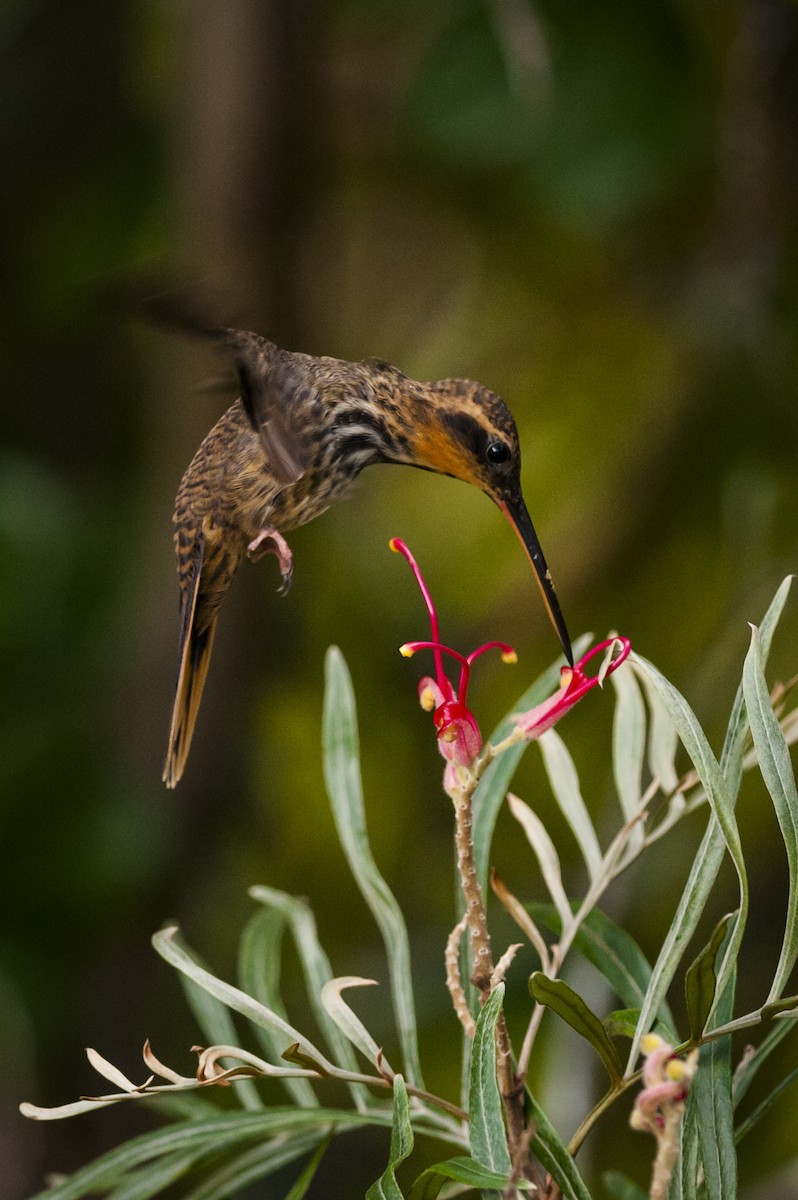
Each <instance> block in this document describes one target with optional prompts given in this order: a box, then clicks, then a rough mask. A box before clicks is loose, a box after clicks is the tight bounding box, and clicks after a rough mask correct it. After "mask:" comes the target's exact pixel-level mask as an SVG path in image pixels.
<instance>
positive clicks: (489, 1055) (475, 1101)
mask: <svg viewBox="0 0 798 1200" xmlns="http://www.w3.org/2000/svg"><path fill="white" fill-rule="evenodd" d="M503 999H504V984H501V983H500V984H499V986H498V987H496V988H494V989H493V991H492V992H491V994H490V996H488V999H487V1000H486V1002H485V1004H484V1005H483V1007H482V1009H481V1011H480V1013H479V1016H478V1017H477V1027H476V1032H475V1033H474V1042H473V1047H472V1050H471V1077H470V1084H469V1091H468V1114H469V1131H470V1138H471V1153H472V1154H473V1156H474V1158H475V1159H476V1160H477V1162H479V1163H481V1164H482V1165H483V1166H484V1167H490V1169H491V1170H492V1171H497V1172H499V1174H505V1175H509V1173H510V1168H511V1163H510V1152H509V1151H508V1149H507V1137H506V1134H505V1131H504V1116H503V1111H502V1101H501V1096H500V1094H499V1084H498V1080H497V1078H496V1023H497V1021H498V1020H499V1017H500V1015H501V1011H502V1000H503Z"/></svg>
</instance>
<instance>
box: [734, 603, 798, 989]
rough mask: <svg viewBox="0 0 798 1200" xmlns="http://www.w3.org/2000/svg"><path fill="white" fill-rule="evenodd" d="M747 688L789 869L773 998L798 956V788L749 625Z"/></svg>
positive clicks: (754, 634)
mask: <svg viewBox="0 0 798 1200" xmlns="http://www.w3.org/2000/svg"><path fill="white" fill-rule="evenodd" d="M743 689H744V694H745V706H746V709H747V711H748V722H749V724H750V726H751V733H752V735H753V739H754V746H755V748H756V753H757V759H758V761H759V769H760V771H761V772H762V778H763V779H764V781H765V786H766V787H767V789H768V792H769V793H770V798H771V800H772V801H773V807H774V809H775V810H776V818H777V820H778V823H779V828H780V829H781V836H782V837H783V839H784V846H785V849H786V852H787V866H788V869H789V890H788V895H787V912H786V914H785V927H784V940H783V943H782V947H781V953H780V955H779V961H778V964H777V966H776V971H775V974H774V977H773V983H772V986H771V988H770V991H769V993H768V998H767V1001H766V1003H770V1002H771V1001H773V1000H776V999H778V997H779V996H780V995H781V993H782V990H783V989H784V986H785V984H786V983H787V980H788V978H789V976H790V973H791V971H792V968H793V966H794V965H795V960H796V957H798V788H796V786H795V774H794V772H793V768H792V762H791V761H790V751H789V748H788V746H787V743H786V741H785V740H784V734H783V733H782V731H781V727H780V726H779V723H778V720H777V719H776V715H775V713H774V712H773V708H772V705H771V703H770V696H769V694H768V688H767V684H766V682H765V674H764V670H763V668H762V654H761V650H760V638H759V631H758V630H757V629H756V628H755V627H754V626H752V627H751V646H750V649H749V651H748V654H747V655H746V659H745V668H744V670H743Z"/></svg>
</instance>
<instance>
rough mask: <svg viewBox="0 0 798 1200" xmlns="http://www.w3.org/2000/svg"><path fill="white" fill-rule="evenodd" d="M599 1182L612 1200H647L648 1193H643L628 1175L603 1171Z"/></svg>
mask: <svg viewBox="0 0 798 1200" xmlns="http://www.w3.org/2000/svg"><path fill="white" fill-rule="evenodd" d="M601 1182H602V1183H603V1184H604V1187H605V1188H606V1190H607V1191H608V1192H609V1194H610V1196H612V1198H613V1200H648V1192H644V1191H643V1189H642V1188H641V1187H638V1185H637V1184H636V1183H634V1182H633V1181H632V1180H631V1179H630V1178H629V1176H628V1175H623V1174H622V1173H621V1172H620V1171H605V1172H604V1174H603V1175H602V1176H601Z"/></svg>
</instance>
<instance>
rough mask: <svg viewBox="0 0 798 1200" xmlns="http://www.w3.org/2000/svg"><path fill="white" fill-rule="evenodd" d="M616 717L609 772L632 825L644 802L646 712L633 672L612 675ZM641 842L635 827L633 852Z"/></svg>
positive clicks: (638, 828) (638, 827)
mask: <svg viewBox="0 0 798 1200" xmlns="http://www.w3.org/2000/svg"><path fill="white" fill-rule="evenodd" d="M611 679H612V685H613V687H614V688H615V695H616V701H615V714H614V717H613V724H612V770H613V775H614V777H615V787H616V789H617V792H618V800H619V801H620V805H621V811H622V813H623V815H624V817H625V819H626V820H627V821H631V820H632V818H633V817H635V816H636V815H637V813H638V811H639V809H640V801H641V800H642V798H643V764H644V762H645V754H646V709H645V705H644V703H643V694H642V692H641V691H640V685H639V683H638V682H637V678H636V676H635V673H634V671H628V670H627V671H615V672H613V674H612V676H611ZM642 840H643V827H642V825H641V824H637V825H635V826H634V828H633V829H632V830H631V832H630V835H629V844H630V847H631V849H632V850H635V849H637V848H638V847H639V845H640V843H641V842H642Z"/></svg>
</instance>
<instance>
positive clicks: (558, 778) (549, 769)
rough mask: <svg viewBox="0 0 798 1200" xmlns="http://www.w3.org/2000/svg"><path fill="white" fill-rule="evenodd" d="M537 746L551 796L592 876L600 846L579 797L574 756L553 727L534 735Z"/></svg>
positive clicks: (580, 794)
mask: <svg viewBox="0 0 798 1200" xmlns="http://www.w3.org/2000/svg"><path fill="white" fill-rule="evenodd" d="M538 746H539V747H540V752H541V754H542V755H543V765H544V766H545V768H546V774H547V775H548V777H549V783H550V785H551V790H552V792H553V793H554V798H555V800H556V801H557V804H558V805H559V808H560V811H561V813H562V814H563V816H564V817H565V819H566V821H567V822H568V824H569V826H570V828H571V832H572V833H573V835H574V837H575V838H576V841H577V844H578V846H579V849H580V851H581V854H582V858H583V859H584V861H585V866H586V867H587V872H588V876H589V877H590V879H591V880H592V879H595V878H596V876H597V875H598V873H599V871H600V870H601V861H602V856H601V847H600V846H599V840H598V836H597V834H596V830H595V828H594V826H593V822H592V821H591V819H590V813H589V812H588V811H587V805H586V804H585V802H584V800H583V798H582V792H581V789H580V787H579V776H578V775H577V772H576V767H575V766H574V760H573V759H572V758H571V755H570V754H569V752H568V749H567V747H566V745H565V742H564V741H563V740H562V738H561V737H560V735H559V734H558V733H557V731H556V730H555V729H549V730H548V732H547V733H544V734H543V737H541V738H539V739H538Z"/></svg>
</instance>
